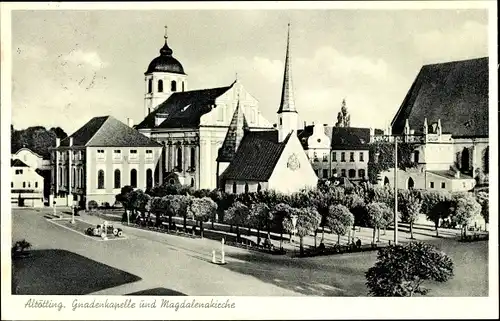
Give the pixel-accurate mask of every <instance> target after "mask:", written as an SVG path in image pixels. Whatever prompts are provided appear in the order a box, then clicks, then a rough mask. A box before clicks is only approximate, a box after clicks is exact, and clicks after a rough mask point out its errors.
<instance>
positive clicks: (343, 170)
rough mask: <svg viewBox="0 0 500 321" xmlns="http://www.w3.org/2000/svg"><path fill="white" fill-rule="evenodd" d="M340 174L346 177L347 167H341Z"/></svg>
mask: <svg viewBox="0 0 500 321" xmlns="http://www.w3.org/2000/svg"><path fill="white" fill-rule="evenodd" d="M340 176H342V177H345V176H346V175H345V169H341V170H340Z"/></svg>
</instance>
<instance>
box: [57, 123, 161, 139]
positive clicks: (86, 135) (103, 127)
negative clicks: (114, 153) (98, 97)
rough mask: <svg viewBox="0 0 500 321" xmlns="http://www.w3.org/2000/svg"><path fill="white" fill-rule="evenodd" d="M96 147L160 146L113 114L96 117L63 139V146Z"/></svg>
mask: <svg viewBox="0 0 500 321" xmlns="http://www.w3.org/2000/svg"><path fill="white" fill-rule="evenodd" d="M70 137H73V146H95V147H101V146H102V147H106V146H109V147H160V146H161V145H160V144H159V143H157V142H155V141H154V140H152V139H150V138H148V137H146V136H144V135H143V134H141V133H139V132H138V131H137V130H135V129H133V128H130V127H129V126H127V125H125V124H124V123H122V122H121V121H119V120H117V119H116V118H114V117H112V116H103V117H94V118H92V119H91V120H89V121H88V122H87V123H86V124H85V125H83V126H82V127H81V128H80V129H78V130H77V131H76V132H74V133H73V134H72V135H71V136H69V137H67V138H65V139H63V140H62V141H61V146H69V139H70Z"/></svg>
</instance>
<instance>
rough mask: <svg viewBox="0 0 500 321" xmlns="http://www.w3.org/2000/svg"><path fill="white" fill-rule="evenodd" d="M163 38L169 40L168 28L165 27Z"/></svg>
mask: <svg viewBox="0 0 500 321" xmlns="http://www.w3.org/2000/svg"><path fill="white" fill-rule="evenodd" d="M163 38H165V40H167V38H168V26H167V25H165V35H164V36H163Z"/></svg>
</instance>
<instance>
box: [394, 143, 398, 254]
mask: <svg viewBox="0 0 500 321" xmlns="http://www.w3.org/2000/svg"><path fill="white" fill-rule="evenodd" d="M397 244H398V137H397V136H396V135H394V245H397Z"/></svg>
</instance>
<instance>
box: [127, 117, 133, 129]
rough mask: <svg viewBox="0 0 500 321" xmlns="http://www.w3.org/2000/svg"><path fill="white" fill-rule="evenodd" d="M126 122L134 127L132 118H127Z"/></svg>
mask: <svg viewBox="0 0 500 321" xmlns="http://www.w3.org/2000/svg"><path fill="white" fill-rule="evenodd" d="M127 124H128V127H130V128H132V127H134V120H133V119H132V118H127Z"/></svg>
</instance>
